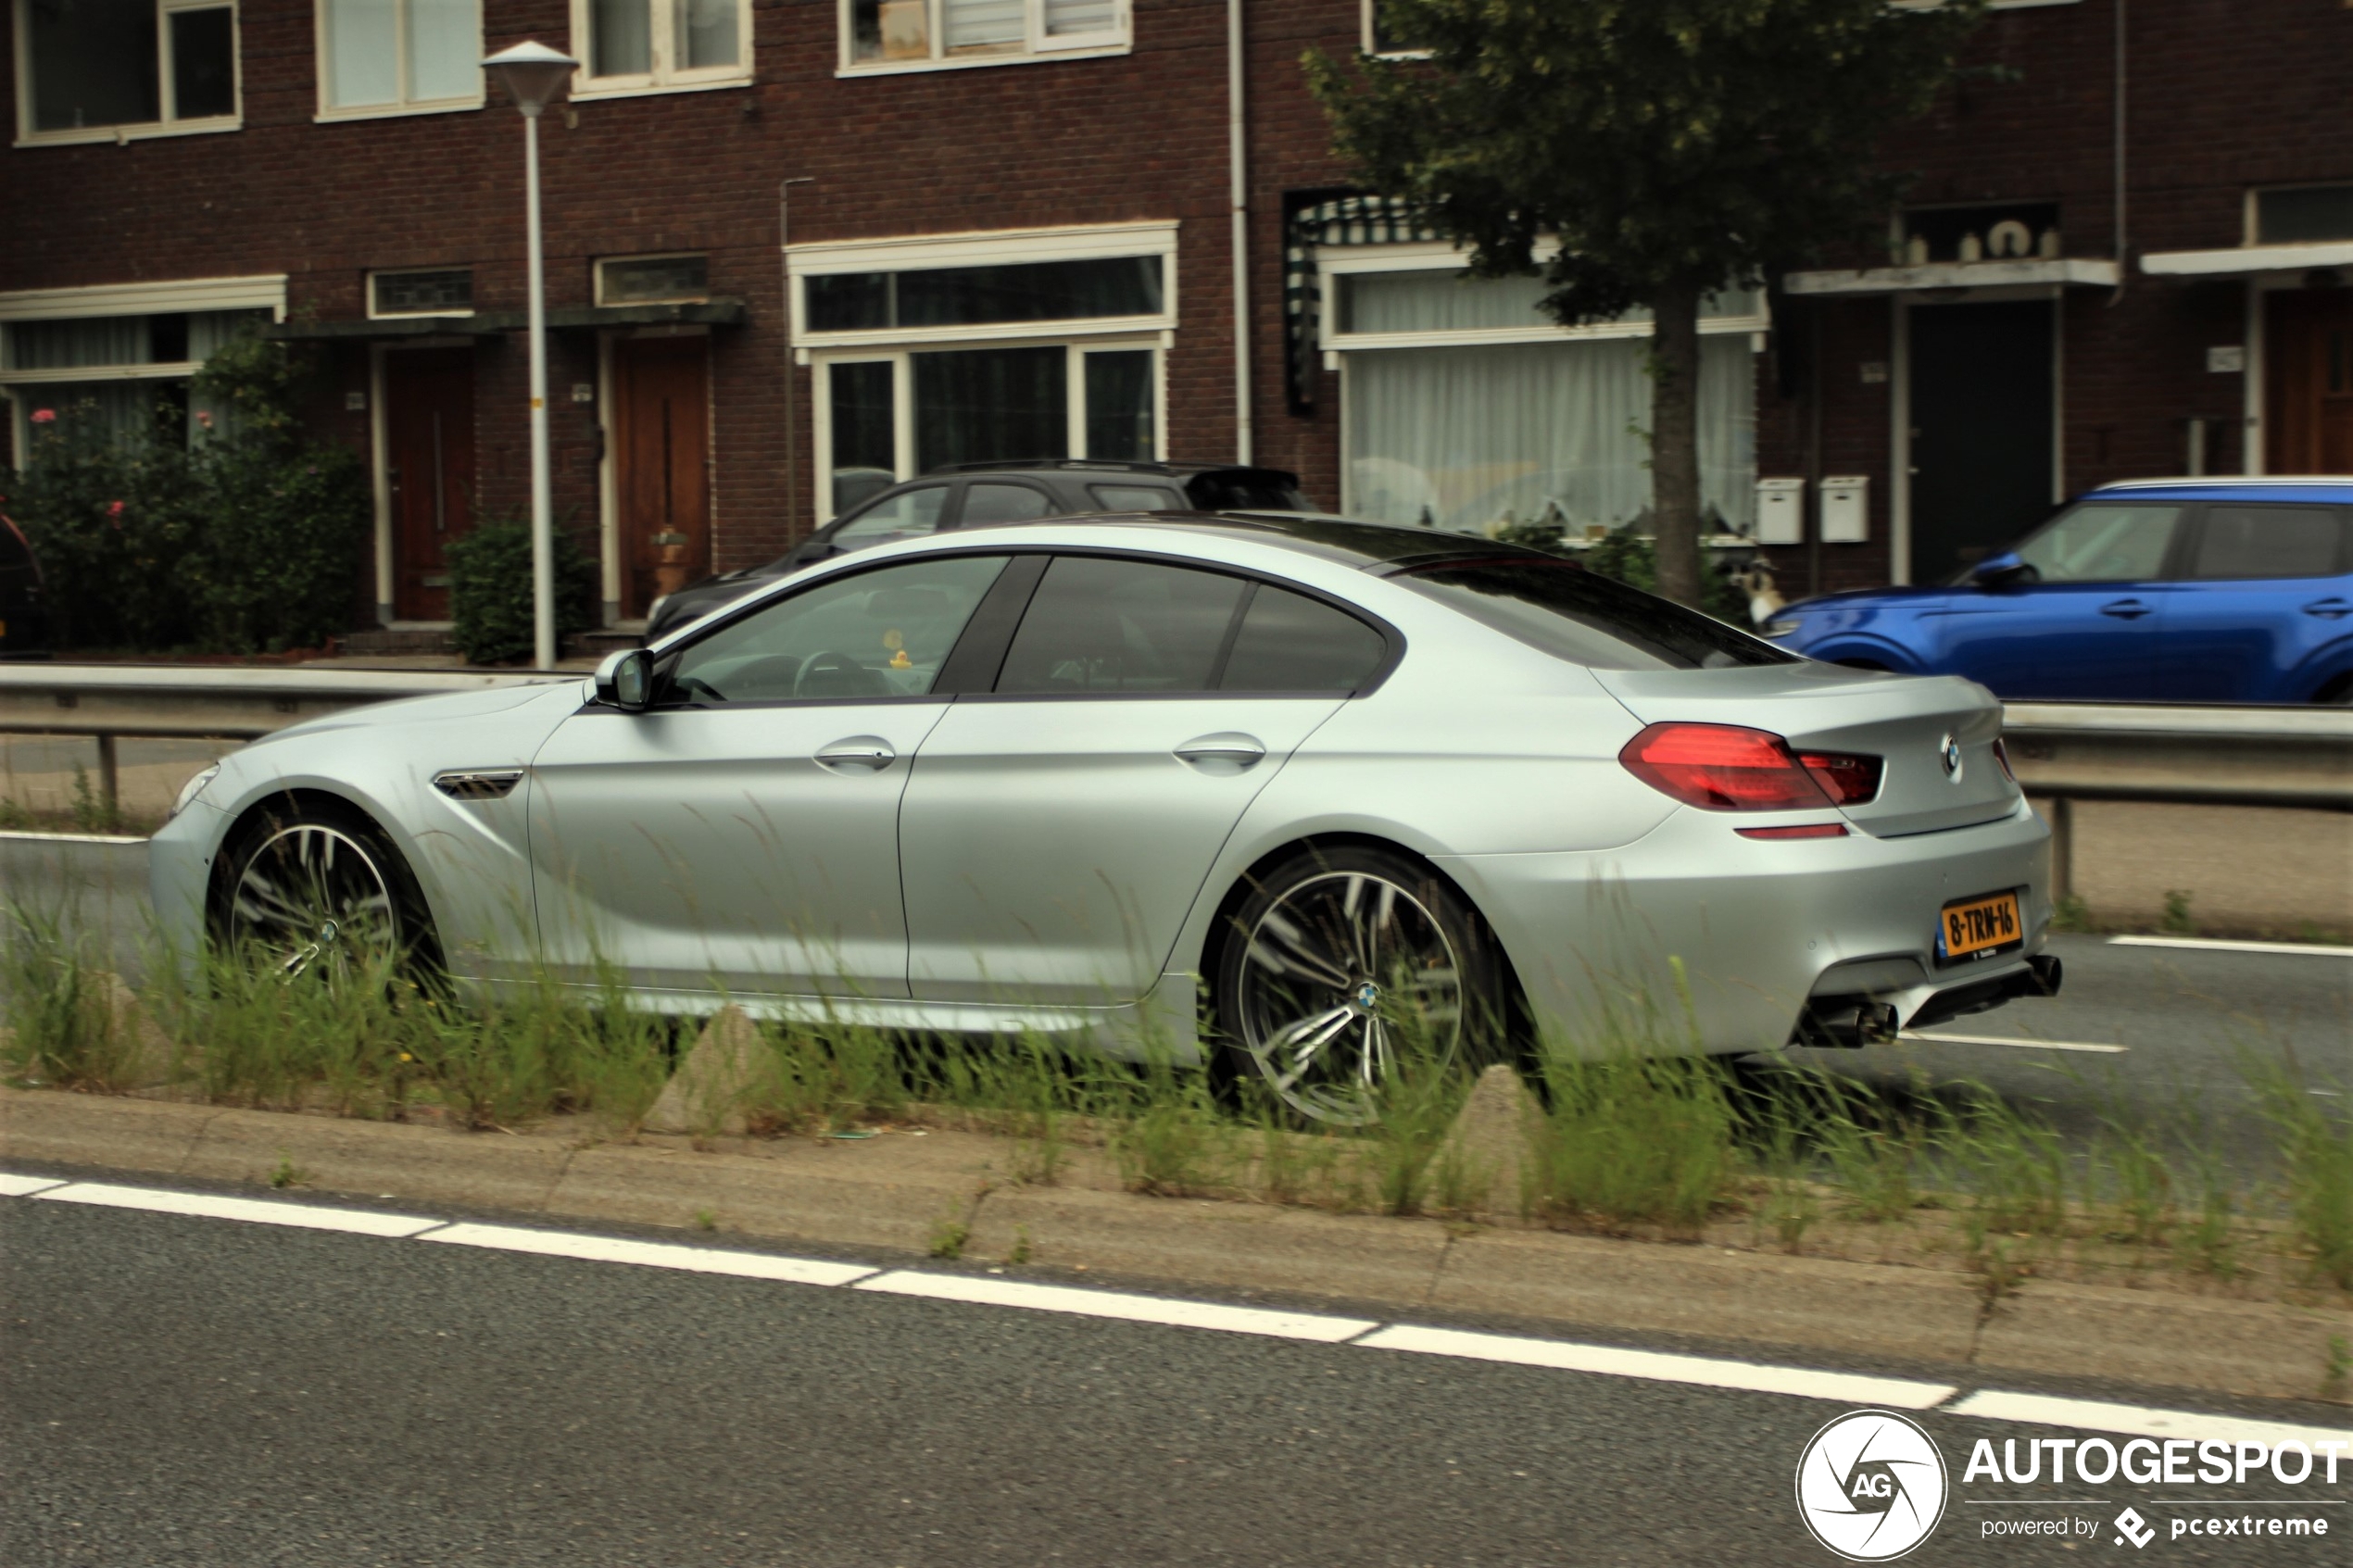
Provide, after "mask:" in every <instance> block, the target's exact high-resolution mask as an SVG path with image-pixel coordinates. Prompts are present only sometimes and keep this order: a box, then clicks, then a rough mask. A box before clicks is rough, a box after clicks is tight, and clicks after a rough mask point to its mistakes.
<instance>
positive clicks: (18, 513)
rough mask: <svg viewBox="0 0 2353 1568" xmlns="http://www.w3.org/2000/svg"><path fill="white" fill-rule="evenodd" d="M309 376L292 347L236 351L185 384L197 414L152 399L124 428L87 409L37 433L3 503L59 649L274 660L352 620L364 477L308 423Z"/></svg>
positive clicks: (243, 346)
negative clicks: (207, 651)
mask: <svg viewBox="0 0 2353 1568" xmlns="http://www.w3.org/2000/svg"><path fill="white" fill-rule="evenodd" d="M309 374H310V365H309V362H308V359H306V358H302V357H300V356H297V355H296V354H293V353H292V352H290V351H289V349H288V347H287V345H283V344H276V343H265V342H263V341H262V340H260V339H258V338H242V339H239V340H238V341H236V342H234V343H232V344H230V345H227V346H225V347H223V348H221V349H220V351H219V352H218V353H216V354H214V355H213V357H212V358H210V359H209V360H208V361H207V362H206V364H205V366H204V368H203V370H200V371H198V372H197V375H196V378H195V385H194V388H193V399H194V402H195V406H196V408H197V410H198V411H197V412H196V413H195V414H194V415H189V414H187V413H186V412H185V411H184V410H182V409H181V408H178V407H177V406H176V405H175V404H173V403H172V402H170V400H168V399H158V401H157V409H156V417H155V419H154V420H151V421H149V422H148V423H146V424H145V425H143V426H142V427H140V428H139V429H137V430H135V431H131V432H117V431H110V430H107V428H106V427H105V426H104V425H103V424H102V423H101V422H100V420H98V419H97V418H96V415H95V410H94V408H90V407H89V406H86V405H85V406H83V407H82V408H67V409H64V410H62V411H58V410H51V412H53V413H61V416H62V417H57V418H54V419H51V420H41V421H40V423H39V426H38V430H39V433H38V434H36V435H35V436H34V438H33V443H32V449H31V452H30V453H29V454H28V458H29V460H28V461H27V463H26V465H25V468H24V471H23V472H22V473H20V474H19V475H18V477H17V479H16V481H15V483H14V484H13V485H12V486H11V490H10V494H9V496H8V508H9V512H10V515H12V516H13V517H14V518H15V519H16V521H18V523H19V525H20V526H21V527H22V528H23V529H24V531H25V535H26V537H27V538H28V539H30V540H31V543H32V547H33V549H34V551H35V552H36V553H37V554H38V555H39V556H40V558H41V564H42V571H43V573H44V579H45V582H46V585H47V589H48V594H49V598H50V604H51V607H52V614H53V615H54V616H55V618H56V633H55V634H56V640H57V643H58V644H59V646H82V647H108V646H110V647H128V648H134V649H139V650H142V651H161V650H164V649H170V648H178V647H186V646H199V647H206V648H213V649H219V650H220V651H223V652H229V653H262V652H277V651H280V650H283V649H285V648H290V647H310V646H318V645H319V644H321V643H322V642H324V641H325V640H326V639H327V637H328V636H329V635H330V634H332V633H334V632H335V631H337V630H339V629H341V628H342V627H343V626H345V625H346V624H347V623H348V621H349V613H350V606H351V602H352V584H353V581H354V576H355V574H356V573H357V572H358V571H359V566H360V562H361V560H362V559H363V558H364V557H363V550H362V546H364V544H365V542H366V540H367V536H368V527H369V503H368V481H367V475H366V472H365V470H364V469H363V467H362V465H361V463H360V461H359V458H358V456H357V455H356V454H354V453H352V452H351V451H350V450H349V449H347V448H346V447H342V446H335V445H326V444H323V443H321V442H319V441H317V440H315V439H313V438H312V437H311V436H310V435H309V434H308V433H307V432H306V431H305V429H304V428H303V425H302V423H301V420H300V418H299V415H298V413H297V409H298V408H299V406H300V403H301V400H302V389H303V387H304V386H305V384H306V382H307V378H308V375H309ZM35 412H36V418H37V417H38V414H39V413H40V412H41V410H36V411H35ZM192 425H193V427H194V428H193V429H191V426H192Z"/></svg>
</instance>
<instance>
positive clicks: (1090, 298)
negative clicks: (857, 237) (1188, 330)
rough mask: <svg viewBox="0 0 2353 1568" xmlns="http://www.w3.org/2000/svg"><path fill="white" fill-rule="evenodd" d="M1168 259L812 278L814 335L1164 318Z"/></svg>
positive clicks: (810, 294) (810, 300) (810, 304)
mask: <svg viewBox="0 0 2353 1568" xmlns="http://www.w3.org/2000/svg"><path fill="white" fill-rule="evenodd" d="M1160 262H1161V258H1160V257H1157V256H1126V257H1117V258H1115V259H1091V260H1081V261H1033V262H1017V263H1014V264H1013V265H1010V266H994V267H937V268H924V269H918V270H907V271H897V272H837V273H832V274H824V275H820V276H817V277H812V278H811V279H810V280H809V292H808V307H809V330H810V331H811V332H869V331H883V330H887V329H890V328H902V327H974V326H985V325H988V324H991V323H997V322H1008V321H1076V320H1092V319H1096V318H1101V317H1106V316H1158V315H1160V314H1161V313H1162V308H1163V303H1162V301H1163V295H1162V291H1161V264H1160Z"/></svg>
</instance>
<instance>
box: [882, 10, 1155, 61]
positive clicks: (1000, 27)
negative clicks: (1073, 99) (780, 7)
mask: <svg viewBox="0 0 2353 1568" xmlns="http://www.w3.org/2000/svg"><path fill="white" fill-rule="evenodd" d="M841 6H842V56H843V58H842V64H843V66H844V68H845V69H861V68H867V67H906V66H925V65H941V64H950V65H964V64H974V65H985V64H988V63H989V62H991V61H992V60H1000V59H1005V58H1020V57H1035V56H1040V55H1052V54H1057V53H1061V52H1063V51H1065V50H1072V49H1125V48H1126V47H1127V44H1128V39H1129V34H1130V24H1129V21H1128V11H1127V0H841Z"/></svg>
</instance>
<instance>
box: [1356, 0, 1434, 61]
mask: <svg viewBox="0 0 2353 1568" xmlns="http://www.w3.org/2000/svg"><path fill="white" fill-rule="evenodd" d="M1364 6H1365V53H1366V54H1367V55H1386V56H1392V57H1394V56H1405V57H1408V58H1415V57H1418V56H1423V55H1427V54H1428V53H1429V51H1428V50H1427V49H1425V48H1423V47H1422V46H1421V45H1420V44H1416V43H1415V42H1413V41H1412V40H1411V39H1409V38H1407V37H1406V36H1405V35H1404V33H1403V31H1401V30H1400V28H1399V26H1398V22H1397V16H1396V7H1395V6H1389V5H1385V4H1384V3H1383V0H1364Z"/></svg>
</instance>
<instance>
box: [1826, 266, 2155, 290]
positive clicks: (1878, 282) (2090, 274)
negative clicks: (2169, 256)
mask: <svg viewBox="0 0 2353 1568" xmlns="http://www.w3.org/2000/svg"><path fill="white" fill-rule="evenodd" d="M2150 259H2154V257H2152V258H2150ZM2122 277H2123V272H2122V270H2121V269H2120V268H2119V267H2118V266H2117V265H2116V263H2115V262H2113V261H2101V260H2097V259H2094V258H2090V257H2064V258H2062V257H2018V258H2012V259H2006V260H2000V261H1932V262H1930V263H1929V264H1928V265H1926V266H1923V267H1864V268H1855V269H1850V270H1831V271H1817V272H1792V273H1790V274H1788V275H1787V276H1786V277H1784V278H1783V279H1782V280H1781V287H1782V288H1783V289H1784V290H1785V291H1786V292H1788V293H1790V294H1795V295H1899V294H1927V293H1930V292H1931V291H1933V292H1938V293H1942V292H1943V291H1944V290H1947V289H2014V288H2036V287H2040V288H2108V289H2112V288H2114V287H2115V286H2116V285H2117V283H2118V282H2120V281H2121V279H2122Z"/></svg>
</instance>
